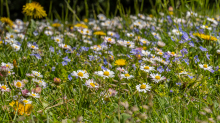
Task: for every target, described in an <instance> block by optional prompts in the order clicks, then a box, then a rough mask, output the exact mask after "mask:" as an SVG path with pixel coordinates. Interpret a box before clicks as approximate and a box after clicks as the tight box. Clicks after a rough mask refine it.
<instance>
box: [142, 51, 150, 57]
mask: <svg viewBox="0 0 220 123" xmlns="http://www.w3.org/2000/svg"><path fill="white" fill-rule="evenodd" d="M141 53H142V54H143V55H144V56H148V55H150V52H149V51H147V50H142V51H141Z"/></svg>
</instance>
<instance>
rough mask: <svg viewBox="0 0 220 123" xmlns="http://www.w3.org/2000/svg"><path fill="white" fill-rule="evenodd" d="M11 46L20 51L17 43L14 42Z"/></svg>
mask: <svg viewBox="0 0 220 123" xmlns="http://www.w3.org/2000/svg"><path fill="white" fill-rule="evenodd" d="M11 47H12V48H13V49H14V50H15V51H19V50H20V48H21V47H20V46H19V45H17V44H12V45H11Z"/></svg>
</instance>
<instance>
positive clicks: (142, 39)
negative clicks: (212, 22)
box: [140, 38, 150, 44]
mask: <svg viewBox="0 0 220 123" xmlns="http://www.w3.org/2000/svg"><path fill="white" fill-rule="evenodd" d="M140 42H141V43H143V44H149V43H150V42H149V41H148V40H147V39H144V38H141V39H140Z"/></svg>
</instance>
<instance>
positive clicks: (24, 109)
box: [9, 101, 33, 115]
mask: <svg viewBox="0 0 220 123" xmlns="http://www.w3.org/2000/svg"><path fill="white" fill-rule="evenodd" d="M9 105H10V106H12V107H13V108H14V110H15V112H16V111H17V110H18V115H24V114H27V115H30V114H31V111H32V109H33V106H32V104H25V105H24V104H22V103H20V102H18V101H16V102H15V101H12V102H11V103H9Z"/></svg>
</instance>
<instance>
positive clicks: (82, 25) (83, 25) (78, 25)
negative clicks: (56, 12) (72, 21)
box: [74, 23, 88, 28]
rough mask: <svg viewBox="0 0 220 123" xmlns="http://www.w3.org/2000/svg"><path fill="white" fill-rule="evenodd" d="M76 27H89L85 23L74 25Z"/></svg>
mask: <svg viewBox="0 0 220 123" xmlns="http://www.w3.org/2000/svg"><path fill="white" fill-rule="evenodd" d="M74 27H81V28H88V26H86V25H85V24H81V23H78V24H76V25H74Z"/></svg>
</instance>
